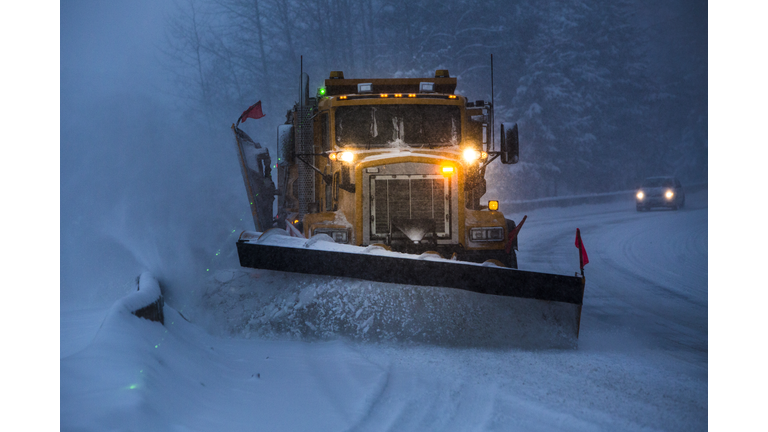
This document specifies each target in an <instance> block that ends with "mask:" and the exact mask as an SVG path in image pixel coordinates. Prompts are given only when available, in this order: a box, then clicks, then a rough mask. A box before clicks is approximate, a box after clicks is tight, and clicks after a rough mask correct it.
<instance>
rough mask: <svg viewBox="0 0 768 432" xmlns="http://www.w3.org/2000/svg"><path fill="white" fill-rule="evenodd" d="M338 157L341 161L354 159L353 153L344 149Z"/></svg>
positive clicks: (349, 161) (348, 161)
mask: <svg viewBox="0 0 768 432" xmlns="http://www.w3.org/2000/svg"><path fill="white" fill-rule="evenodd" d="M339 159H341V161H342V162H346V163H351V162H352V161H353V160H355V155H354V153H352V152H348V151H344V152H341V153H340V154H339Z"/></svg>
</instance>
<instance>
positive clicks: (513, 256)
mask: <svg viewBox="0 0 768 432" xmlns="http://www.w3.org/2000/svg"><path fill="white" fill-rule="evenodd" d="M516 226H517V225H515V221H513V220H510V219H507V232H509V231H511V230H513V229H515V227H516ZM516 248H517V238H515V242H514V244H512V247H511V248H510V252H509V255H507V257H506V262H505V264H506V265H507V267H509V268H513V269H517V251H515V249H516Z"/></svg>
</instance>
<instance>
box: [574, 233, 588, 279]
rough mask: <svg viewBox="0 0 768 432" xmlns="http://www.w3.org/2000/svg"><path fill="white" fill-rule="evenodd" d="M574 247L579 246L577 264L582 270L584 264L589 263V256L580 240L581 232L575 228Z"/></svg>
mask: <svg viewBox="0 0 768 432" xmlns="http://www.w3.org/2000/svg"><path fill="white" fill-rule="evenodd" d="M576 247H577V248H579V265H580V266H581V271H584V266H585V265H587V264H589V257H588V256H587V250H586V249H584V242H582V241H581V232H580V231H579V229H578V228H576Z"/></svg>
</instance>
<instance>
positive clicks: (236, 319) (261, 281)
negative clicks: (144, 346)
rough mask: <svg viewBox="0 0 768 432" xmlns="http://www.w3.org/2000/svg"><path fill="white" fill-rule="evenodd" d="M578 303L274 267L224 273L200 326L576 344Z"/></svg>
mask: <svg viewBox="0 0 768 432" xmlns="http://www.w3.org/2000/svg"><path fill="white" fill-rule="evenodd" d="M575 313H577V309H576V308H575V307H574V305H570V304H564V303H559V302H549V301H542V300H531V299H522V298H513V297H502V296H493V295H483V294H476V293H472V292H468V291H463V290H457V289H451V288H437V287H421V286H409V285H397V284H389V283H381V282H369V281H362V280H357V279H349V278H339V277H331V276H318V275H303V274H292V273H284V272H276V271H269V270H254V269H235V270H225V271H219V272H217V273H216V274H214V275H213V276H212V277H210V278H209V279H208V280H207V282H206V285H205V290H204V294H203V304H202V315H206V316H207V317H206V316H201V315H198V316H196V317H195V318H196V319H195V321H196V322H199V323H201V325H204V326H206V328H208V330H209V331H211V332H212V333H215V334H224V335H229V336H236V337H244V338H251V337H257V338H266V339H282V338H291V339H297V340H305V341H315V340H333V339H337V338H347V339H350V340H358V341H391V342H418V343H430V344H436V345H446V346H460V347H461V346H465V347H478V346H480V347H536V348H539V347H573V346H575V344H576V341H575V340H574V339H573V338H572V336H569V335H572V329H571V327H570V326H571V325H572V324H571V323H573V322H574V319H575V317H574V314H575ZM204 321H207V323H203V322H204Z"/></svg>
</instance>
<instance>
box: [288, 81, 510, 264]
mask: <svg viewBox="0 0 768 432" xmlns="http://www.w3.org/2000/svg"><path fill="white" fill-rule="evenodd" d="M456 84H457V80H456V78H453V77H450V76H449V74H448V71H447V70H438V71H437V72H436V73H435V77H434V78H394V79H345V78H344V74H343V72H341V71H334V72H332V73H331V75H330V77H329V78H328V79H326V80H325V86H324V87H321V88H320V89H318V92H317V94H316V96H315V97H312V98H309V97H306V98H303V99H304V101H302V102H301V103H298V104H296V105H294V106H293V108H292V109H291V110H289V111H288V113H287V115H286V123H285V124H284V125H281V126H279V128H278V164H277V171H278V174H277V175H278V190H279V193H278V223H279V224H281V225H284V224H292V225H294V226H296V227H297V228H299V230H300V231H301V232H302V233H303V235H304V236H306V237H307V238H309V237H312V236H316V235H320V234H325V235H328V236H330V237H331V238H332V239H333V240H334V241H335V242H338V243H346V244H353V245H359V246H367V245H381V246H383V247H385V248H387V249H391V250H395V251H400V252H406V253H424V252H427V251H432V252H436V253H439V254H440V255H442V256H444V257H446V258H447V257H455V258H457V259H460V260H467V261H476V262H484V261H486V260H496V261H497V262H500V263H501V264H503V265H506V266H510V267H516V257H515V251H514V247H511V246H513V245H512V244H510V242H512V241H513V240H511V239H510V236H509V234H510V232H511V230H512V229H514V227H515V224H514V222H512V221H508V220H507V219H505V217H504V215H503V214H502V213H501V212H500V211H499V208H498V201H485V202H482V201H481V199H482V197H483V196H484V195H485V192H486V180H485V170H486V167H487V165H488V164H489V163H490V162H491V161H493V160H494V159H496V158H498V157H499V156H501V160H502V162H504V163H515V162H517V159H518V150H517V147H518V144H517V127H516V126H514V127H513V128H510V127H506V132H505V131H504V129H505V127H504V126H507V125H502V133H501V135H502V137H501V141H502V143H501V149H500V151H494V149H493V146H492V145H491V142H492V140H491V136H492V134H493V132H492V124H493V107H492V105H491V104H490V103H486V102H484V101H469V100H467V99H466V98H465V97H464V96H461V95H457V94H455V89H456ZM307 93H308V92H307ZM307 96H308V94H307Z"/></svg>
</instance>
